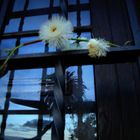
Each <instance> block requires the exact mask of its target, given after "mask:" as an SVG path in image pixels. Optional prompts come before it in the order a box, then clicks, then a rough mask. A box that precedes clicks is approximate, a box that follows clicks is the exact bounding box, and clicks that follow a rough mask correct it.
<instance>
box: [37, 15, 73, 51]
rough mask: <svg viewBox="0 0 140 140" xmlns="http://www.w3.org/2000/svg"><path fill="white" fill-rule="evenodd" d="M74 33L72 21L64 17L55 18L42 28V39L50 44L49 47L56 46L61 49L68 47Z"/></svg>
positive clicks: (40, 33) (40, 32)
mask: <svg viewBox="0 0 140 140" xmlns="http://www.w3.org/2000/svg"><path fill="white" fill-rule="evenodd" d="M72 31H73V26H72V24H71V22H70V21H68V20H66V19H65V18H64V17H60V16H54V17H52V19H50V20H49V21H48V22H46V23H45V24H43V25H42V26H41V28H40V31H39V35H40V38H41V39H42V40H44V41H46V42H48V43H49V46H54V47H57V48H60V49H63V48H65V47H67V45H68V40H67V38H68V37H70V35H71V34H72Z"/></svg>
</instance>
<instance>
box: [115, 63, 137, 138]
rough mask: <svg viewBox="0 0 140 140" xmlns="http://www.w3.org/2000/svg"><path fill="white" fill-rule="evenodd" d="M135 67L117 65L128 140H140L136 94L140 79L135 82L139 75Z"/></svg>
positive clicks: (125, 135)
mask: <svg viewBox="0 0 140 140" xmlns="http://www.w3.org/2000/svg"><path fill="white" fill-rule="evenodd" d="M133 65H135V63H126V64H118V65H117V78H118V88H119V92H118V94H119V96H120V104H121V116H122V124H123V126H122V128H123V139H126V140H132V139H134V140H139V139H140V136H139V130H140V120H139V118H140V114H139V111H140V110H139V109H140V106H139V103H138V100H137V92H136V88H138V85H137V86H136V81H138V80H139V79H137V80H135V78H136V74H138V73H136V72H135V71H137V68H136V67H133ZM137 76H138V75H137ZM138 78H139V77H138ZM139 84H140V83H139ZM137 90H139V89H137Z"/></svg>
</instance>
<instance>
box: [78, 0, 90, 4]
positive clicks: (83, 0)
mask: <svg viewBox="0 0 140 140" xmlns="http://www.w3.org/2000/svg"><path fill="white" fill-rule="evenodd" d="M80 3H89V0H80Z"/></svg>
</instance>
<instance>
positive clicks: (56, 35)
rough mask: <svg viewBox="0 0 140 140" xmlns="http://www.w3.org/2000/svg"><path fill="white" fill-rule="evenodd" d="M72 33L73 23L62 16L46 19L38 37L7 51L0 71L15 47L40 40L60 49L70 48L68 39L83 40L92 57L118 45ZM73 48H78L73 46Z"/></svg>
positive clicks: (17, 47)
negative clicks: (73, 36)
mask: <svg viewBox="0 0 140 140" xmlns="http://www.w3.org/2000/svg"><path fill="white" fill-rule="evenodd" d="M72 35H73V25H72V23H71V22H70V21H69V20H66V19H65V18H64V17H62V16H54V17H52V19H50V20H48V22H46V23H44V24H43V25H42V26H41V28H40V30H39V38H40V39H38V40H35V41H32V42H27V43H24V44H20V45H19V46H16V47H15V48H13V49H11V50H10V51H9V54H8V56H7V58H6V60H5V61H4V63H3V64H2V65H1V66H0V72H2V71H4V70H5V68H6V65H7V62H8V60H9V59H10V58H11V57H12V56H13V54H14V53H15V52H16V50H17V49H19V48H21V47H23V46H27V45H30V44H33V43H37V42H40V41H45V43H47V44H48V45H49V47H56V48H57V49H60V50H70V49H71V47H70V46H71V43H70V40H73V41H78V42H85V43H86V46H87V49H88V51H89V54H88V55H89V56H90V57H93V58H96V57H103V56H106V54H107V52H108V51H109V48H110V46H118V45H116V44H112V43H110V42H108V41H106V40H104V39H97V38H93V39H87V38H72ZM73 49H79V48H78V47H74V48H73Z"/></svg>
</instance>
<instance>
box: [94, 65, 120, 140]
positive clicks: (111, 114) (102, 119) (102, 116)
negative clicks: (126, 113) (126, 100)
mask: <svg viewBox="0 0 140 140" xmlns="http://www.w3.org/2000/svg"><path fill="white" fill-rule="evenodd" d="M95 83H96V97H97V98H96V101H97V110H98V116H97V117H98V119H97V120H98V128H99V131H98V137H99V139H100V140H120V138H122V120H121V111H120V103H119V96H118V85H117V77H116V71H115V67H114V65H103V66H96V67H95Z"/></svg>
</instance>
